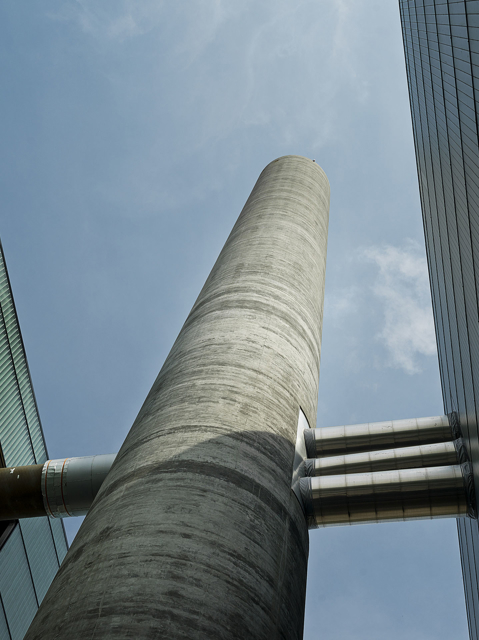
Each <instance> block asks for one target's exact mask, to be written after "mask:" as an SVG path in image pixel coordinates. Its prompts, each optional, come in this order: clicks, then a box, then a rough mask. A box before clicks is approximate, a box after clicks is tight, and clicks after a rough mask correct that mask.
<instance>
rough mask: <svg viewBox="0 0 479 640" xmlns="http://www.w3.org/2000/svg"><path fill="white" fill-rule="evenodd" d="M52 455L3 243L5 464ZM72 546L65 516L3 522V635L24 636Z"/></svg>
mask: <svg viewBox="0 0 479 640" xmlns="http://www.w3.org/2000/svg"><path fill="white" fill-rule="evenodd" d="M46 459H47V452H46V447H45V441H44V438H43V432H42V428H41V424H40V418H39V416H38V410H37V405H36V402H35V396H34V393H33V387H32V382H31V379H30V372H29V370H28V364H27V359H26V356H25V349H24V347H23V342H22V337H21V334H20V326H19V324H18V318H17V314H16V311H15V305H14V302H13V296H12V290H11V287H10V282H9V279H8V273H7V268H6V265H5V257H4V254H3V249H2V247H1V245H0V465H2V466H3V465H5V466H7V467H13V466H15V465H26V464H39V463H41V462H44V461H45V460H46ZM66 552H67V543H66V538H65V532H64V529H63V525H62V522H61V520H50V519H49V518H47V517H45V518H31V519H27V520H22V521H21V522H12V523H0V639H1V640H4V639H5V640H21V639H22V638H23V636H24V635H25V633H26V631H27V629H28V627H29V625H30V622H31V621H32V619H33V616H34V615H35V613H36V611H37V609H38V606H39V604H40V602H41V601H42V599H43V597H44V596H45V593H46V592H47V589H48V587H49V586H50V583H51V582H52V580H53V578H54V576H55V574H56V572H57V571H58V567H59V566H60V563H61V562H62V560H63V558H64V557H65V554H66Z"/></svg>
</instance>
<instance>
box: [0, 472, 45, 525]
mask: <svg viewBox="0 0 479 640" xmlns="http://www.w3.org/2000/svg"><path fill="white" fill-rule="evenodd" d="M42 469H43V465H42V464H32V465H28V466H21V467H7V468H1V469H0V521H5V520H17V519H18V518H35V517H37V516H44V515H45V507H44V505H43V497H42V491H41V480H42Z"/></svg>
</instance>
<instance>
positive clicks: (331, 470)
mask: <svg viewBox="0 0 479 640" xmlns="http://www.w3.org/2000/svg"><path fill="white" fill-rule="evenodd" d="M463 451H464V444H463V442H462V440H456V441H454V442H438V443H436V444H426V445H421V446H418V447H402V448H400V449H383V450H381V451H366V452H364V453H350V454H349V455H347V456H329V457H326V458H313V459H308V460H305V468H306V475H307V476H334V475H339V474H343V473H364V472H373V471H389V470H393V469H414V468H416V467H441V466H445V465H455V464H459V463H460V462H462V461H463V460H464V458H463V457H461V456H460V453H461V452H463Z"/></svg>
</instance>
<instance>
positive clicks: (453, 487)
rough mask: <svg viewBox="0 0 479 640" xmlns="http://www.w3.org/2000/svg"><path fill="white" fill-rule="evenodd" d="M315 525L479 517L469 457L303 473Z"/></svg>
mask: <svg viewBox="0 0 479 640" xmlns="http://www.w3.org/2000/svg"><path fill="white" fill-rule="evenodd" d="M300 489H301V496H302V499H303V504H304V508H305V513H306V518H307V520H308V525H309V527H310V528H316V527H327V526H333V525H351V524H367V523H373V522H388V521H394V520H396V521H398V520H419V519H425V518H428V519H429V518H441V517H460V516H470V517H475V511H474V506H473V504H474V499H473V494H472V491H473V489H472V474H471V467H470V464H469V463H464V464H462V465H452V466H443V467H429V468H423V469H404V470H400V471H379V472H374V473H353V474H344V475H337V476H324V477H317V478H301V480H300Z"/></svg>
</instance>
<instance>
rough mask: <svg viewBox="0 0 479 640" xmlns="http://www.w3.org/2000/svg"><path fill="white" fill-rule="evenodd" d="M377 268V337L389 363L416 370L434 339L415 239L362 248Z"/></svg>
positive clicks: (424, 270) (430, 353)
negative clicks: (379, 317) (380, 318)
mask: <svg viewBox="0 0 479 640" xmlns="http://www.w3.org/2000/svg"><path fill="white" fill-rule="evenodd" d="M362 257H363V259H365V260H367V261H369V262H372V263H373V264H375V265H376V266H377V268H378V273H377V276H376V278H375V281H374V284H373V285H372V290H373V293H374V296H375V297H376V298H377V299H378V301H379V302H380V303H381V305H382V311H381V313H382V315H383V327H382V329H381V331H380V332H379V333H378V335H377V338H378V339H379V340H380V341H381V342H382V343H383V344H384V346H385V347H386V349H387V350H388V352H389V358H390V359H389V364H390V366H393V367H398V368H401V369H403V370H404V371H405V372H406V373H408V374H414V373H419V372H420V371H421V366H420V362H419V358H420V356H434V355H435V354H436V341H435V334H434V323H433V316H432V309H431V298H430V292H429V281H428V273H427V264H426V258H425V256H424V252H423V250H422V249H421V248H420V247H419V245H418V244H417V243H416V242H412V241H410V242H408V243H407V244H406V245H405V246H403V247H393V246H390V245H384V246H381V247H370V248H368V249H366V250H364V251H362Z"/></svg>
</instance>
